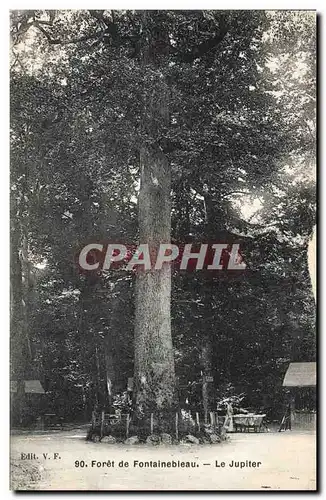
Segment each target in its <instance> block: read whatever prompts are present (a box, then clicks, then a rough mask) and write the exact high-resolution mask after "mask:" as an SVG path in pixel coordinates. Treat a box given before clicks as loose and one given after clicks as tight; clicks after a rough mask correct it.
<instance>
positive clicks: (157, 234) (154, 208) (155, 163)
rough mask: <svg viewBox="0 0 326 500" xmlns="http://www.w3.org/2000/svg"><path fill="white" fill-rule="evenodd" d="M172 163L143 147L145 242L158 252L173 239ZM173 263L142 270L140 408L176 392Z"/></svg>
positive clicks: (167, 401) (169, 400) (157, 405)
mask: <svg viewBox="0 0 326 500" xmlns="http://www.w3.org/2000/svg"><path fill="white" fill-rule="evenodd" d="M170 176H171V173H170V166H169V165H168V163H167V160H166V158H165V157H164V155H163V154H162V153H161V152H149V151H148V150H147V151H146V150H143V151H142V153H141V187H140V192H139V237H140V243H148V244H149V245H150V249H151V257H152V258H153V262H154V263H155V257H156V254H157V250H158V245H159V244H160V243H168V242H169V241H170V230H171V203H170V183H171V179H170ZM170 307H171V269H170V266H169V264H167V265H165V266H163V267H162V269H160V270H151V271H139V272H138V273H137V277H136V297H135V315H136V318H135V390H136V395H135V399H136V407H137V408H138V410H140V409H142V410H146V409H166V408H169V407H171V406H172V405H173V402H174V397H175V373H174V359H173V346H172V336H171V315H170Z"/></svg>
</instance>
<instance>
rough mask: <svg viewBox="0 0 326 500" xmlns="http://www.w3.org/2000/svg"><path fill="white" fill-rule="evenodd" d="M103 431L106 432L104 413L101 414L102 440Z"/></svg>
mask: <svg viewBox="0 0 326 500" xmlns="http://www.w3.org/2000/svg"><path fill="white" fill-rule="evenodd" d="M103 431H104V411H102V413H101V439H102V437H103Z"/></svg>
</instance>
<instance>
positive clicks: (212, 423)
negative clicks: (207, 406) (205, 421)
mask: <svg viewBox="0 0 326 500" xmlns="http://www.w3.org/2000/svg"><path fill="white" fill-rule="evenodd" d="M209 419H210V421H211V426H212V427H214V413H213V412H212V411H210V412H209Z"/></svg>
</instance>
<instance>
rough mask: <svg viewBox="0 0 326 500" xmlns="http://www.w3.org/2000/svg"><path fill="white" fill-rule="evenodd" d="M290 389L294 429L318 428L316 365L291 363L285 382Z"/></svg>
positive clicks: (312, 363) (284, 384)
mask: <svg viewBox="0 0 326 500" xmlns="http://www.w3.org/2000/svg"><path fill="white" fill-rule="evenodd" d="M283 387H288V388H289V393H288V394H289V405H290V409H291V428H292V429H314V428H315V427H316V363H314V362H310V363H290V365H289V367H288V369H287V371H286V373H285V376H284V380H283Z"/></svg>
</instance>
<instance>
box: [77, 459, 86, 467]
mask: <svg viewBox="0 0 326 500" xmlns="http://www.w3.org/2000/svg"><path fill="white" fill-rule="evenodd" d="M85 466H86V464H85V462H84V460H76V461H75V467H85Z"/></svg>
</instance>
